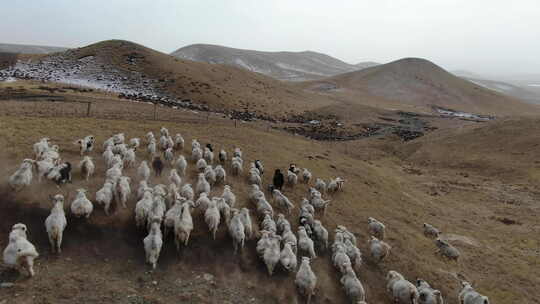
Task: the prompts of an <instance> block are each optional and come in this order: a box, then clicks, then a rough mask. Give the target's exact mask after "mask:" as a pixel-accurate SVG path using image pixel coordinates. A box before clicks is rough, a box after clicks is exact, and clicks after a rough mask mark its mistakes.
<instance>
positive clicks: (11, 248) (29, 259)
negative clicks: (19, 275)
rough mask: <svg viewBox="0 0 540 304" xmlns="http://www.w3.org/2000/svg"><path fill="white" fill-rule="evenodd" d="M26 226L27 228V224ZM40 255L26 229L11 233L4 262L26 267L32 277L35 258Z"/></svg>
mask: <svg viewBox="0 0 540 304" xmlns="http://www.w3.org/2000/svg"><path fill="white" fill-rule="evenodd" d="M15 226H17V225H15ZM23 226H24V225H23ZM24 227H25V228H26V226H24ZM16 229H17V228H16ZM38 256H39V254H38V252H37V250H36V247H35V246H34V245H33V244H32V243H31V242H30V241H28V239H27V238H26V229H25V231H24V234H19V233H10V238H9V243H8V245H7V246H6V248H5V249H4V252H3V260H4V264H6V265H7V266H9V267H13V268H18V269H24V270H26V272H28V275H29V276H30V277H33V276H34V274H35V272H34V259H36V258H37V257H38Z"/></svg>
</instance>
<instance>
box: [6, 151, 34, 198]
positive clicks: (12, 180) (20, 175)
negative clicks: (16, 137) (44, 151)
mask: <svg viewBox="0 0 540 304" xmlns="http://www.w3.org/2000/svg"><path fill="white" fill-rule="evenodd" d="M33 165H34V160H31V159H28V158H27V159H25V160H23V162H22V164H21V166H20V167H19V169H17V171H15V173H13V174H12V175H11V176H10V177H9V181H8V182H9V185H10V186H11V188H13V189H14V190H15V191H20V190H22V189H23V188H24V187H26V186H30V184H31V183H32V178H33V174H32V168H33Z"/></svg>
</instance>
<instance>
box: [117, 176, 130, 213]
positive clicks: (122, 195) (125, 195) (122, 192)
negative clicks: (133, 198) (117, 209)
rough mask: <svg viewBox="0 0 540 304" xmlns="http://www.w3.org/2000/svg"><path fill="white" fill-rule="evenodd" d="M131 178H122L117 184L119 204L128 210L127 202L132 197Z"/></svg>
mask: <svg viewBox="0 0 540 304" xmlns="http://www.w3.org/2000/svg"><path fill="white" fill-rule="evenodd" d="M130 182H131V178H129V177H127V176H121V177H120V178H119V179H118V183H117V184H116V195H117V198H118V202H119V203H121V204H122V207H124V208H127V204H126V203H127V201H128V199H129V197H130V195H131V186H130V184H129V183H130Z"/></svg>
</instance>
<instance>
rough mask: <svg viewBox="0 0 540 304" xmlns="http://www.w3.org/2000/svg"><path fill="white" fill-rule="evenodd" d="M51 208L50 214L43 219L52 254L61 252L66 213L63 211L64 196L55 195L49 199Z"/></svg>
mask: <svg viewBox="0 0 540 304" xmlns="http://www.w3.org/2000/svg"><path fill="white" fill-rule="evenodd" d="M51 200H52V201H53V207H52V209H51V213H50V214H49V216H48V217H47V219H45V229H46V230H47V234H48V235H49V242H50V243H51V250H52V252H53V253H54V252H58V253H61V252H62V248H61V247H62V237H63V235H64V230H65V229H66V226H67V219H66V213H65V211H64V196H63V195H61V194H57V195H55V196H53V197H51Z"/></svg>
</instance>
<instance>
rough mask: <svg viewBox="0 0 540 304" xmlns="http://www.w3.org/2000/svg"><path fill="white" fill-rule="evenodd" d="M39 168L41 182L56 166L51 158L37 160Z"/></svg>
mask: <svg viewBox="0 0 540 304" xmlns="http://www.w3.org/2000/svg"><path fill="white" fill-rule="evenodd" d="M35 166H36V168H37V178H38V182H40V183H41V179H42V178H43V177H45V178H46V177H47V175H48V173H49V172H50V171H51V170H52V169H53V168H54V167H55V165H54V163H53V162H52V160H50V159H43V160H38V161H36V162H35Z"/></svg>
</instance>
